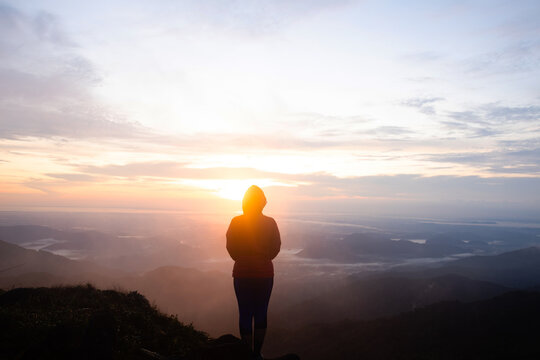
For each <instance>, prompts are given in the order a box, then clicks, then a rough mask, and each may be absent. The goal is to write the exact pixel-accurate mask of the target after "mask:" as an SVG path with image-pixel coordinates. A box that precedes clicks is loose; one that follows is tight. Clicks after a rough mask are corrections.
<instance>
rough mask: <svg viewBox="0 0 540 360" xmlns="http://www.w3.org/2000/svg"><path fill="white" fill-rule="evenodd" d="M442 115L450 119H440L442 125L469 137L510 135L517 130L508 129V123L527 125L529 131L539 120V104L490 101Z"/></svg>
mask: <svg viewBox="0 0 540 360" xmlns="http://www.w3.org/2000/svg"><path fill="white" fill-rule="evenodd" d="M444 116H445V117H446V118H449V119H450V120H441V121H440V123H441V124H442V125H443V126H445V127H446V128H447V129H449V130H452V131H457V132H460V133H461V134H463V135H465V136H467V137H470V138H475V137H489V136H493V135H510V134H508V132H509V131H512V132H515V131H516V130H517V129H516V128H512V129H511V130H509V128H508V127H507V126H508V125H513V126H519V127H527V132H529V133H530V132H531V129H530V125H531V124H534V123H538V122H540V106H538V105H536V104H531V105H527V106H504V105H500V104H498V103H490V104H483V105H479V106H476V107H474V108H473V109H470V110H465V111H449V112H446V113H445V114H444ZM536 131H538V130H536ZM505 132H506V133H505Z"/></svg>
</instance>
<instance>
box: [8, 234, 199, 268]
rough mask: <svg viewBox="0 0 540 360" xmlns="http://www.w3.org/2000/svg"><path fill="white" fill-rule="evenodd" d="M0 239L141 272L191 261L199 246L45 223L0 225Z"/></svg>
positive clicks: (162, 238) (197, 254)
mask: <svg viewBox="0 0 540 360" xmlns="http://www.w3.org/2000/svg"><path fill="white" fill-rule="evenodd" d="M0 240H3V241H6V242H9V243H12V244H16V245H19V246H22V247H24V248H28V249H33V250H43V251H49V252H52V253H55V254H58V255H63V256H67V257H70V258H74V259H86V260H91V261H93V262H96V263H99V264H101V265H104V266H106V267H109V268H115V269H119V270H122V271H134V272H144V271H149V270H152V269H154V268H156V267H159V266H163V265H180V264H182V265H184V266H186V265H192V264H194V263H196V262H197V261H200V260H201V258H202V253H201V251H200V250H199V249H197V248H194V247H192V246H188V245H186V244H182V243H181V242H180V241H178V239H176V238H173V237H159V236H153V237H146V236H129V235H118V234H108V233H103V232H99V231H95V230H81V231H65V230H57V229H53V228H50V227H47V226H38V225H16V226H0Z"/></svg>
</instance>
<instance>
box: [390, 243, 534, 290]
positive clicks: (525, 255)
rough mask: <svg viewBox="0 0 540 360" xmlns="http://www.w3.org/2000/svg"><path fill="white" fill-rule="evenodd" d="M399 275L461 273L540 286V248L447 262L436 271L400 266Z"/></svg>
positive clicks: (518, 285) (513, 284)
mask: <svg viewBox="0 0 540 360" xmlns="http://www.w3.org/2000/svg"><path fill="white" fill-rule="evenodd" d="M395 272H399V273H401V274H405V275H406V276H437V275H442V274H457V275H461V276H466V277H469V278H471V279H477V280H483V281H489V282H492V283H496V284H500V285H503V286H507V287H514V288H521V289H526V288H529V287H534V286H540V247H536V246H534V247H528V248H525V249H520V250H515V251H510V252H505V253H502V254H499V255H490V256H471V257H468V258H463V259H459V260H454V261H451V262H446V263H443V264H441V265H439V266H437V267H435V268H421V267H409V268H407V267H400V268H399V269H396V270H395Z"/></svg>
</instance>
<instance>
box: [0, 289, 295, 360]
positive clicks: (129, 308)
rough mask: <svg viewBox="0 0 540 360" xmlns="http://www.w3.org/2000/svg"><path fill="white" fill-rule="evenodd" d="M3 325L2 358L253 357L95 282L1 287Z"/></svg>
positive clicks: (229, 340) (234, 343)
mask: <svg viewBox="0 0 540 360" xmlns="http://www.w3.org/2000/svg"><path fill="white" fill-rule="evenodd" d="M0 330H1V331H0V358H2V359H6V360H9V359H59V360H62V359H70V360H71V359H135V360H137V359H169V360H173V359H177V360H181V359H183V360H195V359H206V360H218V359H220V360H229V359H230V360H232V359H234V360H243V359H246V360H248V359H251V356H250V354H249V350H248V349H246V348H245V347H244V346H243V344H242V343H241V342H240V341H239V340H238V339H236V338H235V337H233V336H232V335H226V336H222V337H220V338H219V339H210V338H208V336H207V335H206V334H205V333H203V332H200V331H197V330H196V329H194V328H193V327H192V326H191V325H185V324H183V323H181V322H179V321H178V319H177V318H176V317H174V316H167V315H164V314H162V313H161V312H159V311H158V310H157V309H156V307H154V306H151V305H150V303H149V302H148V300H146V298H145V297H144V296H142V295H140V294H139V293H137V292H129V293H128V292H126V293H123V292H118V291H114V290H97V289H95V288H94V287H92V286H91V285H87V286H74V287H55V288H17V289H13V290H10V291H7V292H0ZM279 359H282V360H297V359H298V357H297V356H295V355H287V356H282V357H280V358H279Z"/></svg>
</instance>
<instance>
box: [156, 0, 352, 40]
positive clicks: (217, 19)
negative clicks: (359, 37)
mask: <svg viewBox="0 0 540 360" xmlns="http://www.w3.org/2000/svg"><path fill="white" fill-rule="evenodd" d="M351 2H353V1H351V0H337V1H336V0H311V1H288V0H270V1H263V2H261V1H249V0H232V1H220V0H210V1H187V2H182V3H180V4H177V3H174V5H173V6H172V7H171V8H167V9H168V10H169V11H172V12H173V13H174V14H175V15H176V16H178V14H180V15H183V14H186V13H187V14H189V15H190V17H191V18H193V19H196V20H197V22H199V23H204V24H207V25H210V26H212V27H216V28H218V29H220V30H221V31H223V30H232V31H238V32H244V33H249V34H251V35H262V34H268V33H271V32H274V31H276V30H277V29H279V28H282V27H284V26H287V25H289V24H290V23H293V22H295V21H297V20H298V19H301V18H304V17H306V16H310V15H312V14H316V13H319V12H321V11H325V10H329V9H333V8H336V7H341V6H345V5H347V4H349V3H351Z"/></svg>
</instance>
